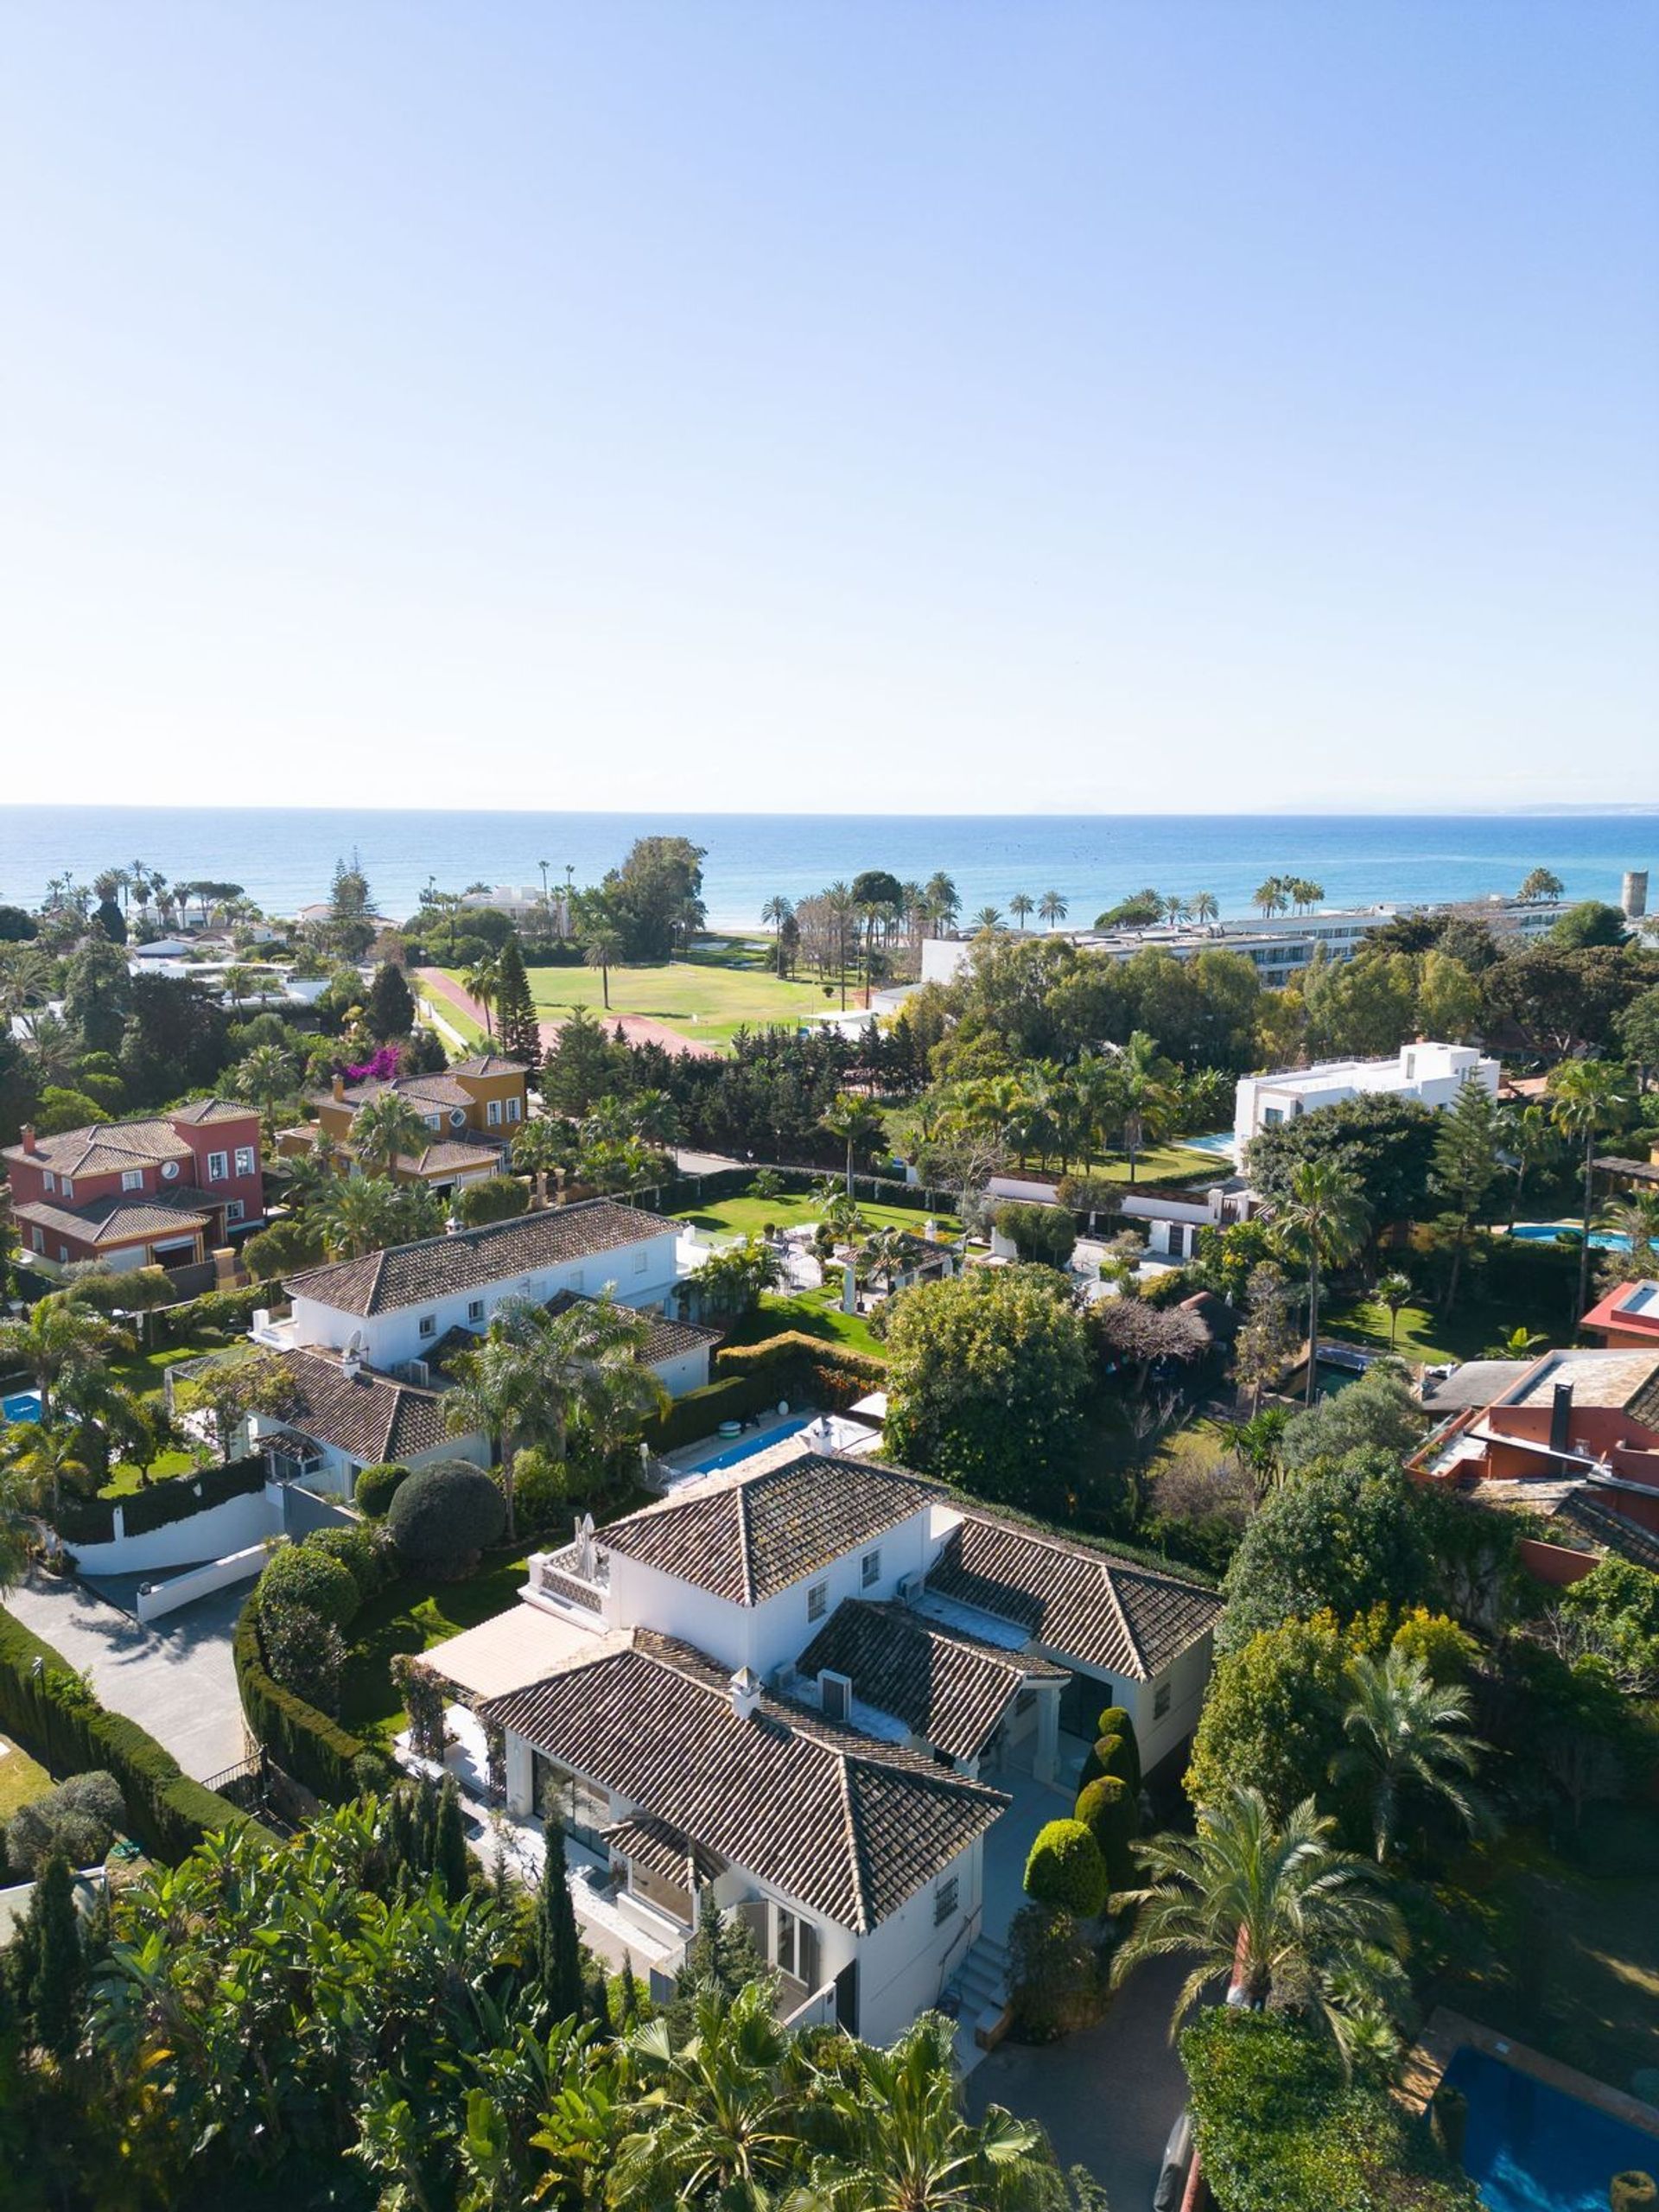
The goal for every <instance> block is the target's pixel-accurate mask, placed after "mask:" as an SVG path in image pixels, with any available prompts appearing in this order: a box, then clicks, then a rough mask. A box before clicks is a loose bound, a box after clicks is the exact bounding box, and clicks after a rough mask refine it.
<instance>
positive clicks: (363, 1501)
mask: <svg viewBox="0 0 1659 2212" xmlns="http://www.w3.org/2000/svg"><path fill="white" fill-rule="evenodd" d="M408 1480H409V1469H408V1468H407V1467H400V1466H398V1465H397V1464H396V1463H395V1462H394V1461H392V1460H390V1459H382V1460H380V1461H378V1464H377V1465H374V1466H372V1467H365V1468H364V1470H363V1471H362V1473H361V1474H360V1475H359V1477H358V1478H357V1488H356V1489H355V1490H354V1491H353V1492H352V1503H353V1505H354V1506H356V1508H357V1510H358V1511H359V1513H366V1514H367V1516H369V1518H370V1520H371V1521H379V1520H383V1519H384V1518H385V1514H386V1512H387V1510H388V1509H389V1508H390V1506H391V1501H392V1499H393V1498H394V1497H396V1496H397V1492H398V1490H399V1488H400V1487H401V1486H402V1484H404V1483H406V1482H407V1481H408Z"/></svg>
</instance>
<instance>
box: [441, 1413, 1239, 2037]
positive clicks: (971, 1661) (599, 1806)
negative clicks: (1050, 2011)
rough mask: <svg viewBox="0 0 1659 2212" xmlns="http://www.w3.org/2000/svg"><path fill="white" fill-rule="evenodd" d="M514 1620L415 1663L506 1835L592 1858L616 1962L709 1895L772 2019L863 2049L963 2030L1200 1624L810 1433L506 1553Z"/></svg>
mask: <svg viewBox="0 0 1659 2212" xmlns="http://www.w3.org/2000/svg"><path fill="white" fill-rule="evenodd" d="M519 1599H520V1602H519V1605H518V1608H516V1609H515V1611H513V1612H512V1613H510V1614H506V1615H502V1616H498V1618H496V1619H494V1620H493V1621H487V1622H485V1623H483V1624H481V1625H480V1627H479V1628H477V1629H474V1630H468V1631H467V1633H465V1634H464V1635H462V1636H460V1637H456V1638H454V1640H453V1641H451V1642H450V1643H446V1644H444V1645H443V1646H442V1648H441V1649H434V1650H433V1651H432V1652H430V1653H429V1654H428V1655H427V1657H426V1659H425V1661H423V1664H425V1665H427V1666H428V1667H429V1670H430V1671H431V1672H432V1673H433V1674H434V1675H436V1676H438V1677H439V1678H440V1679H441V1680H442V1681H444V1682H446V1683H448V1684H450V1685H452V1686H454V1687H455V1688H459V1689H461V1690H462V1691H466V1690H469V1689H470V1690H472V1691H474V1693H476V1692H478V1691H484V1692H486V1694H483V1695H481V1696H475V1699H474V1702H475V1710H476V1713H477V1716H478V1719H479V1720H480V1721H481V1722H482V1723H483V1724H484V1726H486V1728H490V1729H493V1730H498V1731H499V1732H501V1734H502V1736H503V1738H504V1740H505V1785H506V1800H507V1807H508V1811H509V1813H510V1815H513V1816H515V1817H517V1818H518V1819H519V1820H529V1819H533V1818H534V1817H535V1816H537V1815H550V1816H551V1817H555V1818H557V1819H558V1820H559V1821H561V1823H562V1825H563V1826H564V1827H565V1828H566V1830H567V1832H568V1834H569V1835H570V1836H572V1837H573V1838H574V1839H575V1843H576V1845H577V1846H579V1847H582V1848H584V1849H585V1850H586V1851H587V1852H588V1853H592V1854H594V1857H595V1859H596V1860H597V1861H598V1862H599V1866H600V1871H601V1873H602V1875H603V1877H604V1884H603V1886H604V1890H605V1893H606V1897H607V1908H608V1909H613V1910H615V1911H617V1912H618V1913H620V1916H621V1919H622V1925H623V1928H624V1929H625V1930H626V1931H628V1938H629V1940H630V1941H631V1942H632V1945H633V1946H634V1948H635V1955H636V1956H637V1957H640V1958H645V1959H647V1960H650V1961H652V1963H653V1964H654V1965H656V1966H658V1967H659V1969H660V1970H661V1971H663V1972H664V1973H666V1972H671V1970H672V1967H673V1965H674V1964H675V1963H676V1962H677V1959H678V1957H679V1956H680V1955H683V1947H684V1945H685V1943H686V1942H688V1941H689V1940H690V1936H691V1933H692V1930H693V1927H694V1923H695V1920H696V1912H697V1909H698V1907H697V1892H698V1891H699V1889H700V1888H701V1886H702V1885H703V1884H705V1883H710V1882H711V1883H713V1884H714V1885H715V1895H716V1898H717V1901H718V1903H719V1904H720V1905H721V1908H722V1909H723V1910H725V1911H727V1912H728V1913H729V1914H732V1915H734V1916H738V1917H740V1918H741V1919H742V1920H743V1921H744V1922H745V1923H747V1925H748V1926H749V1927H750V1928H751V1929H752V1930H753V1933H754V1935H755V1936H756V1939H757V1941H758V1942H759V1943H760V1948H761V1950H762V1952H763V1954H764V1955H765V1956H766V1958H768V1959H769V1960H770V1961H772V1963H773V1964H774V1965H775V1966H776V1967H777V1968H778V1969H779V1973H780V1974H782V1975H783V1976H785V1981H786V1985H787V1988H786V1995H787V1999H788V2002H789V2003H790V2004H791V2005H793V2006H795V2007H797V2008H805V2007H809V2006H810V2005H812V2004H813V2003H814V2002H815V2001H816V2003H817V2007H818V2010H817V2015H816V2017H831V2018H838V2019H840V2020H841V2022H842V2024H843V2025H845V2026H846V2027H848V2028H849V2030H852V2031H855V2032H856V2033H858V2034H860V2035H862V2036H867V2037H874V2038H875V2039H876V2040H887V2039H888V2038H890V2037H893V2036H894V2035H896V2034H897V2033H898V2032H899V2031H900V2030H901V2029H902V2028H903V2027H904V2026H905V2025H906V2023H907V2022H908V2021H909V2020H910V2019H912V2018H913V2017H914V2015H915V2014H916V2012H918V2011H919V2010H921V2009H923V2008H924V2007H925V2006H927V2005H932V2004H934V2003H936V2002H938V1999H939V1998H940V1996H941V1993H943V1992H944V1991H945V1990H946V1989H947V1988H950V1989H951V1990H952V1991H954V1992H955V1993H956V1994H957V1996H958V1997H963V1996H964V1994H965V1997H966V2000H967V2002H968V2004H969V2008H970V2010H971V2009H972V2008H974V2007H976V2006H977V2005H979V2004H980V2002H981V2001H982V1997H983V1995H984V1993H985V1991H986V1990H987V1988H988V1986H989V1982H988V1980H987V1977H986V1970H985V1968H984V1967H983V1963H982V1962H981V1964H980V1965H978V1966H976V1964H975V1963H974V1961H975V1960H976V1957H979V1958H980V1959H981V1961H982V1960H983V1957H984V1956H988V1957H989V1958H990V1959H992V1960H993V1961H995V1960H996V1959H997V1958H998V1957H1000V1954H1001V1936H1002V1935H1004V1934H1005V1933H1006V1929H1007V1920H1008V1918H1009V1917H1010V1916H1011V1914H1012V1911H1013V1910H1014V1909H1015V1908H1016V1907H1017V1905H1018V1904H1019V1902H1020V1894H1019V1870H1020V1868H1021V1867H1022V1866H1023V1864H1024V1858H1025V1853H1026V1852H1027V1850H1028V1848H1029V1847H1030V1843H1031V1840H1032V1838H1033V1835H1034V1834H1035V1832H1036V1828H1037V1827H1038V1826H1039V1825H1040V1823H1041V1821H1044V1820H1047V1819H1052V1818H1055V1817H1057V1816H1059V1815H1063V1814H1065V1813H1066V1812H1068V1811H1069V1810H1070V1797H1071V1790H1072V1789H1074V1788H1075V1777H1076V1772H1077V1765H1078V1764H1079V1763H1080V1761H1081V1759H1082V1757H1083V1755H1084V1750H1085V1748H1086V1745H1087V1743H1088V1742H1089V1741H1090V1739H1091V1738H1093V1736H1094V1734H1095V1732H1096V1724H1097V1721H1098V1718H1099V1715H1100V1713H1101V1712H1102V1711H1103V1708H1104V1707H1107V1706H1108V1705H1122V1706H1123V1707H1125V1708H1126V1709H1127V1710H1128V1712H1129V1713H1130V1714H1131V1715H1132V1717H1133V1719H1134V1720H1135V1728H1136V1732H1137V1735H1138V1738H1139V1740H1140V1744H1141V1754H1142V1759H1143V1763H1144V1764H1145V1765H1146V1766H1147V1768H1148V1769H1150V1768H1151V1767H1153V1766H1154V1765H1156V1764H1158V1763H1159V1762H1160V1760H1162V1759H1164V1758H1167V1757H1169V1756H1170V1755H1172V1754H1173V1753H1174V1752H1176V1751H1178V1750H1179V1747H1180V1746H1181V1745H1182V1744H1184V1742H1185V1739H1186V1738H1187V1737H1188V1736H1189V1735H1190V1734H1191V1732H1192V1728H1193V1726H1194V1725H1195V1723H1196V1720H1197V1718H1198V1706H1199V1703H1200V1700H1201V1699H1202V1696H1203V1693H1204V1688H1205V1682H1206V1681H1207V1679H1208V1676H1209V1673H1210V1664H1211V1637H1212V1633H1213V1630H1214V1627H1215V1624H1216V1620H1217V1617H1218V1615H1219V1612H1220V1609H1221V1601H1220V1599H1218V1598H1217V1595H1216V1594H1215V1592H1213V1591H1211V1590H1208V1589H1205V1588H1203V1587H1202V1586H1199V1585H1198V1584H1196V1583H1190V1582H1186V1581H1184V1580H1181V1579H1180V1578H1179V1577H1177V1576H1174V1575H1173V1574H1169V1573H1159V1572H1157V1571H1155V1570H1153V1569H1149V1568H1147V1567H1141V1566H1139V1565H1136V1564H1133V1563H1131V1562H1129V1561H1127V1560H1121V1559H1116V1558H1114V1557H1113V1556H1111V1555H1110V1554H1108V1553H1105V1552H1103V1551H1100V1550H1097V1549H1096V1548H1094V1547H1093V1546H1090V1545H1086V1544H1083V1543H1080V1542H1074V1541H1066V1540H1065V1539H1062V1538H1059V1537H1056V1536H1052V1535H1046V1534H1045V1533H1043V1532H1042V1531H1040V1530H1038V1529H1028V1528H1026V1527H1023V1526H1021V1525H1019V1524H1017V1523H1014V1522H1007V1521H1002V1520H999V1519H998V1518H997V1517H996V1516H995V1515H994V1514H991V1513H988V1512H985V1513H982V1512H979V1511H977V1510H965V1509H964V1508H963V1505H962V1503H960V1501H959V1500H958V1499H957V1498H956V1497H953V1496H952V1495H951V1494H950V1493H949V1492H947V1491H944V1490H942V1489H941V1488H939V1487H938V1485H937V1484H932V1483H930V1482H926V1481H925V1480H923V1479H922V1478H919V1477H918V1476H915V1475H912V1474H909V1473H907V1472H906V1471H904V1470H902V1469H899V1468H896V1467H890V1466H885V1465H880V1464H879V1463H877V1462H874V1461H873V1460H871V1459H868V1458H865V1457H862V1456H856V1457H855V1456H849V1455H847V1454H844V1453H842V1452H836V1451H834V1450H831V1449H828V1448H825V1447H823V1446H820V1445H819V1444H818V1443H817V1441H815V1440H814V1437H813V1435H812V1433H810V1432H809V1433H807V1434H806V1435H805V1436H797V1437H793V1438H791V1439H789V1440H786V1441H785V1442H784V1443H781V1444H779V1445H776V1446H771V1447H770V1448H767V1449H764V1450H762V1451H761V1452H757V1453H756V1454H754V1455H753V1457H752V1458H751V1459H747V1460H746V1461H744V1462H742V1463H741V1465H739V1466H737V1467H735V1468H733V1469H731V1470H728V1471H726V1472H724V1473H719V1474H711V1475H709V1476H708V1477H706V1478H703V1479H702V1480H701V1481H699V1482H696V1483H695V1484H690V1485H688V1486H686V1487H684V1488H682V1489H677V1490H676V1491H674V1492H672V1493H671V1496H670V1497H667V1498H665V1499H664V1501H662V1502H661V1503H658V1504H655V1505H651V1506H647V1507H646V1508H645V1509H644V1510H642V1511H640V1512H638V1513H634V1514H631V1515H630V1516H627V1517H626V1519H625V1520H622V1521H620V1522H616V1523H614V1524H613V1526H612V1527H610V1528H608V1529H602V1530H600V1531H598V1532H597V1533H593V1532H591V1531H590V1530H588V1529H586V1528H584V1529H582V1531H581V1532H579V1534H578V1536H577V1540H576V1541H575V1543H574V1544H572V1545H570V1546H569V1547H568V1548H566V1549H565V1550H564V1551H563V1552H561V1553H557V1554H537V1555H535V1556H533V1557H532V1558H531V1561H530V1577H529V1580H528V1581H527V1583H526V1584H525V1586H524V1589H523V1590H522V1591H521V1592H520V1593H519ZM515 1675H516V1677H517V1679H516V1680H515V1679H513V1677H514V1676H515ZM577 1894H578V1899H579V1910H580V1909H581V1905H580V1899H581V1897H582V1894H583V1892H582V1891H578V1892H577ZM612 1932H613V1934H614V1933H615V1930H614V1929H613V1930H612ZM990 1980H995V1971H994V1970H993V1971H992V1974H991V1975H990ZM804 2016H808V2015H804Z"/></svg>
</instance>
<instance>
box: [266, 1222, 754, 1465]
mask: <svg viewBox="0 0 1659 2212" xmlns="http://www.w3.org/2000/svg"><path fill="white" fill-rule="evenodd" d="M677 1227H678V1224H677V1223H674V1222H671V1221H664V1220H663V1219H662V1217H660V1216H659V1215H657V1214H654V1213H647V1212H646V1211H645V1210H644V1209H643V1208H641V1207H639V1206H630V1205H620V1204H618V1203H617V1202H616V1201H615V1200H613V1199H611V1198H588V1199H586V1200H584V1201H582V1203H580V1204H578V1205H568V1206H556V1207H551V1208H548V1209H546V1210H544V1211H539V1212H534V1213H527V1214H520V1215H518V1216H516V1217H514V1218H513V1219H512V1220H510V1221H501V1222H494V1223H492V1224H490V1225H489V1226H488V1227H486V1228H483V1229H469V1230H458V1231H456V1232H454V1233H453V1234H451V1235H449V1236H430V1237H427V1238H425V1239H423V1241H422V1242H421V1243H416V1244H397V1245H393V1246H392V1247H391V1249H388V1250H386V1251H384V1252H371V1253H368V1254H366V1255H365V1256H364V1257H363V1258H361V1259H357V1260H337V1261H334V1262H333V1263H332V1264H331V1265H329V1266H327V1267H321V1268H310V1269H308V1270H307V1271H306V1272H305V1273H304V1274H297V1275H294V1276H291V1277H290V1278H289V1281H288V1283H287V1285H286V1287H287V1290H288V1292H289V1297H290V1299H291V1300H292V1306H293V1310H292V1312H291V1313H289V1314H287V1315H285V1316H283V1318H282V1319H274V1318H273V1317H272V1315H271V1314H270V1313H269V1312H268V1311H264V1310H262V1311H260V1312H257V1313H255V1315H254V1317H253V1327H252V1331H251V1335H252V1338H253V1340H254V1342H255V1343H256V1344H259V1345H261V1346H262V1347H264V1349H265V1350H267V1351H273V1352H275V1353H277V1355H278V1356H279V1357H281V1358H282V1359H283V1360H284V1361H285V1362H286V1363H287V1364H288V1365H289V1368H290V1370H291V1371H292V1373H293V1375H294V1376H295V1378H296V1382H297V1383H298V1384H299V1389H300V1400H301V1402H300V1405H299V1408H297V1410H296V1412H295V1413H293V1414H290V1415H289V1417H288V1418H287V1419H286V1420H283V1421H277V1420H275V1419H274V1418H272V1417H270V1416H268V1415H264V1414H254V1415H253V1416H252V1417H251V1421H250V1422H249V1429H250V1434H251V1440H253V1441H255V1442H257V1441H259V1440H262V1439H275V1440H276V1441H277V1450H278V1452H279V1455H286V1456H288V1457H289V1458H290V1459H291V1460H292V1461H293V1468H292V1471H295V1472H300V1473H303V1475H304V1477H305V1479H306V1481H307V1482H308V1484H311V1485H312V1486H313V1487H314V1488H321V1489H324V1490H332V1491H338V1492H339V1493H340V1494H341V1495H343V1496H345V1497H350V1496H351V1494H352V1491H353V1488H354V1487H355V1484H356V1481H357V1477H358V1475H359V1473H361V1471H362V1470H363V1469H364V1468H365V1467H366V1466H372V1465H375V1464H376V1463H377V1462H378V1461H381V1460H386V1459H394V1460H397V1461H398V1462H400V1463H401V1464H402V1465H404V1466H410V1467H418V1466H422V1465H427V1464H428V1463H429V1462H430V1461H432V1460H434V1459H447V1458H451V1459H452V1458H455V1457H458V1456H459V1457H462V1458H468V1459H484V1458H486V1446H485V1440H484V1439H483V1438H482V1437H461V1438H457V1437H453V1436H450V1435H449V1434H448V1433H447V1431H446V1428H445V1424H444V1418H443V1387H444V1383H443V1376H442V1373H441V1371H440V1367H439V1362H440V1361H441V1360H442V1357H444V1356H445V1355H446V1354H448V1353H453V1352H454V1351H456V1350H459V1349H464V1347H465V1345H466V1343H467V1340H468V1339H469V1338H476V1337H481V1336H482V1335H483V1334H484V1332H485V1331H486V1329H487V1328H488V1326H489V1325H490V1321H491V1319H492V1318H493V1315H494V1314H495V1313H496V1312H497V1310H498V1308H499V1307H500V1306H502V1305H503V1304H504V1303H505V1301H506V1300H509V1299H530V1300H533V1301H534V1302H535V1303H536V1304H537V1305H542V1306H560V1305H562V1304H563V1303H567V1302H568V1301H569V1300H571V1299H574V1298H591V1297H594V1296H596V1295H597V1294H599V1293H600V1292H601V1291H602V1290H604V1289H606V1288H607V1287H609V1288H612V1289H613V1291H614V1294H615V1296H616V1298H617V1299H618V1300H619V1301H620V1303H621V1304H622V1305H624V1306H633V1307H636V1308H637V1309H639V1311H640V1312H641V1313H645V1314H646V1315H647V1316H648V1317H649V1319H650V1323H651V1331H650V1335H649V1338H648V1339H647V1341H646V1344H645V1353H644V1357H645V1361H646V1363H647V1364H648V1365H649V1366H650V1367H651V1368H652V1369H653V1370H654V1371H655V1372H656V1374H657V1375H658V1376H659V1377H660V1379H661V1381H662V1383H663V1386H664V1389H666V1390H667V1391H668V1392H669V1394H670V1395H671V1396H673V1397H683V1395H685V1393H686V1392H687V1391H688V1390H696V1389H701V1388H702V1385H703V1384H704V1383H707V1382H708V1380H709V1353H710V1350H711V1348H712V1346H713V1345H714V1344H715V1343H716V1342H717V1341H718V1336H717V1332H715V1330H713V1329H704V1328H699V1327H696V1326H694V1325H692V1324H690V1323H689V1322H685V1321H680V1320H677V1319H675V1318H673V1312H674V1291H675V1286H676V1284H677V1281H679V1277H680V1261H679V1258H678V1256H677V1239H676V1232H677ZM290 1445H291V1446H292V1449H291V1451H290V1450H289V1446H290Z"/></svg>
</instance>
